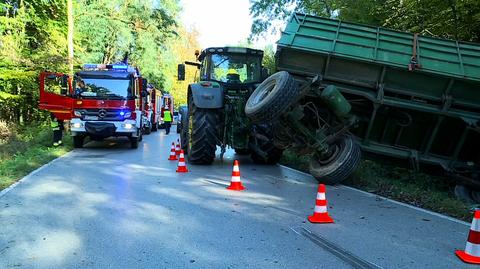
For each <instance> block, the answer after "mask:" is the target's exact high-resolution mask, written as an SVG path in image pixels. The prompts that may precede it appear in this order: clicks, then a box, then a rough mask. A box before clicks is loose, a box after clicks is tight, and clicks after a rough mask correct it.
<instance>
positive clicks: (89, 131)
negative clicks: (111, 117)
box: [70, 118, 138, 137]
mask: <svg viewBox="0 0 480 269" xmlns="http://www.w3.org/2000/svg"><path fill="white" fill-rule="evenodd" d="M70 130H71V131H72V136H77V135H91V136H96V137H110V136H133V137H136V136H137V134H138V130H137V127H136V121H135V120H124V121H83V120H81V119H79V118H74V119H72V120H71V121H70Z"/></svg>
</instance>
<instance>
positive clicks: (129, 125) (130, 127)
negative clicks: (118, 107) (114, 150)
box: [123, 123, 133, 129]
mask: <svg viewBox="0 0 480 269" xmlns="http://www.w3.org/2000/svg"><path fill="white" fill-rule="evenodd" d="M123 128H125V129H132V128H133V125H132V124H130V123H125V124H123Z"/></svg>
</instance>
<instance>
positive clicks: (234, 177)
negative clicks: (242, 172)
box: [232, 176, 240, 182]
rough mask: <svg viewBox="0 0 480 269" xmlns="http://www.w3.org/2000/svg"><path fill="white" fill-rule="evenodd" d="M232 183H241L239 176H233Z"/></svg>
mask: <svg viewBox="0 0 480 269" xmlns="http://www.w3.org/2000/svg"><path fill="white" fill-rule="evenodd" d="M232 182H240V177H239V176H232Z"/></svg>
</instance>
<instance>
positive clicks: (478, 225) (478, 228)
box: [470, 218, 480, 232]
mask: <svg viewBox="0 0 480 269" xmlns="http://www.w3.org/2000/svg"><path fill="white" fill-rule="evenodd" d="M470 230H472V231H475V232H480V221H478V219H475V218H474V219H473V221H472V225H470Z"/></svg>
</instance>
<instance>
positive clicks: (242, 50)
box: [198, 47, 263, 61]
mask: <svg viewBox="0 0 480 269" xmlns="http://www.w3.org/2000/svg"><path fill="white" fill-rule="evenodd" d="M214 53H219V54H229V53H241V54H249V55H258V56H263V51H262V50H257V49H250V48H245V47H210V48H206V49H204V50H202V53H200V55H199V56H198V59H199V60H200V61H201V60H203V58H204V57H205V56H206V55H207V54H214Z"/></svg>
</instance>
